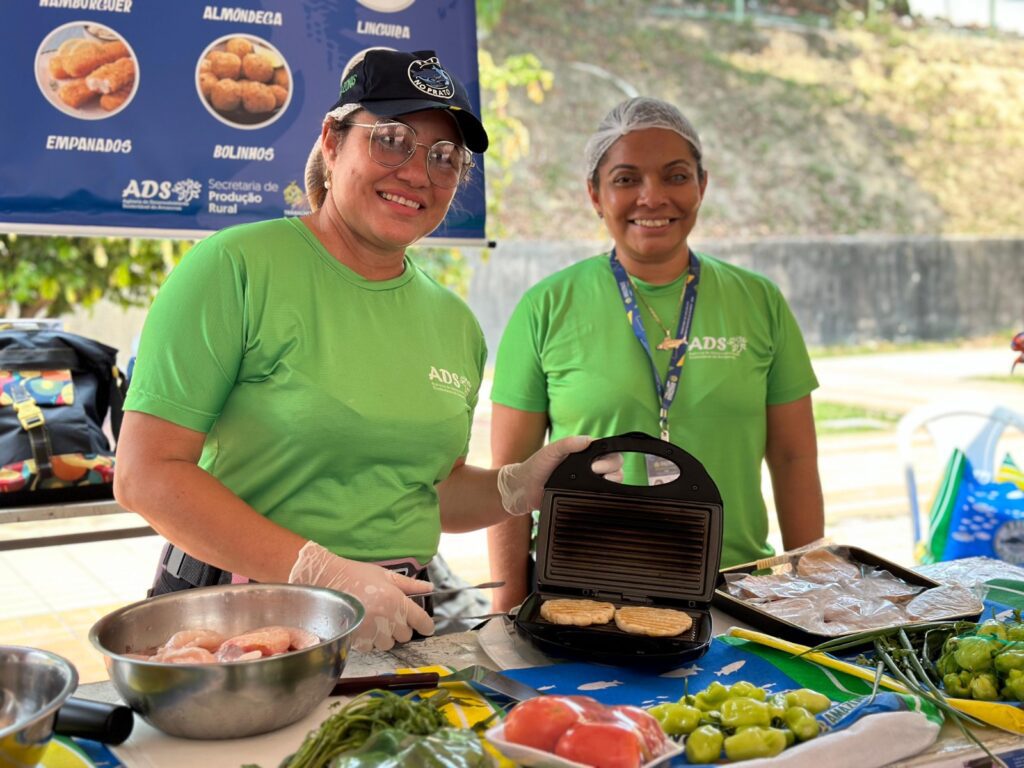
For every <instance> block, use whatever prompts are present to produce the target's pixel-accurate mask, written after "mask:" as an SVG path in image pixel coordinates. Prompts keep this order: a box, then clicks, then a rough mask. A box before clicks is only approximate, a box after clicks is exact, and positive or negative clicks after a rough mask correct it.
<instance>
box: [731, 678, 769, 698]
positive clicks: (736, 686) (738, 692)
mask: <svg viewBox="0 0 1024 768" xmlns="http://www.w3.org/2000/svg"><path fill="white" fill-rule="evenodd" d="M729 696H730V697H733V698H735V697H738V696H739V697H743V698H748V699H757V700H758V701H764V700H765V699H766V698H768V692H767V691H765V689H764V688H759V687H757V686H756V685H754V684H753V683H748V682H747V681H746V680H740V681H739V682H738V683H733V684H732V685H730V686H729Z"/></svg>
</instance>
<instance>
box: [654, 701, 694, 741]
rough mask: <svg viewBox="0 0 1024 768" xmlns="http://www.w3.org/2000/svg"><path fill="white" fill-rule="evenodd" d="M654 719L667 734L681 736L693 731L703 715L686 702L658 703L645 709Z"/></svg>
mask: <svg viewBox="0 0 1024 768" xmlns="http://www.w3.org/2000/svg"><path fill="white" fill-rule="evenodd" d="M647 711H648V712H650V713H651V715H652V716H653V717H654V719H655V720H657V721H658V722H659V723H661V730H663V731H664V732H665V733H667V734H668V735H669V736H682V735H684V734H687V733H691V732H693V731H694V730H695V729H696V728H697V726H698V725H700V719H701V717H702V716H703V714H704V713H703V712H701V711H700V710H699V709H697V708H696V707H691V706H689V705H688V704H673V703H666V704H658V705H656V706H653V707H651V708H650V709H648V710H647Z"/></svg>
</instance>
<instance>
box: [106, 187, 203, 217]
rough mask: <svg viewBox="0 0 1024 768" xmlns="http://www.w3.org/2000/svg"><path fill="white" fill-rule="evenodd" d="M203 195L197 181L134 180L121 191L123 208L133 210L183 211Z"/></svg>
mask: <svg viewBox="0 0 1024 768" xmlns="http://www.w3.org/2000/svg"><path fill="white" fill-rule="evenodd" d="M202 193H203V185H202V184H200V183H199V182H198V181H196V180H195V179H181V180H179V181H173V182H172V181H155V180H154V179H141V180H139V179H132V180H131V181H129V182H128V186H126V187H125V188H124V189H123V190H122V191H121V207H122V208H127V209H132V210H150V211H181V210H183V209H185V208H187V207H188V206H189V204H190V203H191V202H192V201H193V200H198V199H199V196H200V195H201V194H202Z"/></svg>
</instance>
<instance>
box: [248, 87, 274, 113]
mask: <svg viewBox="0 0 1024 768" xmlns="http://www.w3.org/2000/svg"><path fill="white" fill-rule="evenodd" d="M240 85H241V88H242V108H243V109H245V111H246V112H249V113H250V114H253V115H258V114H260V113H261V112H270V111H272V110H273V109H274V108H276V107H277V100H276V99H275V98H274V92H273V91H271V90H270V86H269V85H264V84H263V83H256V82H253V81H252V80H242V81H241V82H240Z"/></svg>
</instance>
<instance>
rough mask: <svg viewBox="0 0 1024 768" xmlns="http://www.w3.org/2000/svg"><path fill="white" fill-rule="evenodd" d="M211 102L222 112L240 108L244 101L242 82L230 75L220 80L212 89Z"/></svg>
mask: <svg viewBox="0 0 1024 768" xmlns="http://www.w3.org/2000/svg"><path fill="white" fill-rule="evenodd" d="M210 103H211V104H213V108H214V109H219V110H220V111H221V112H230V111H231V110H233V109H238V105H239V104H241V103H242V84H241V83H239V82H238V81H237V80H232V79H231V78H228V77H225V78H224V79H223V80H218V81H217V82H216V83H214V85H213V87H212V88H211V89H210Z"/></svg>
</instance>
